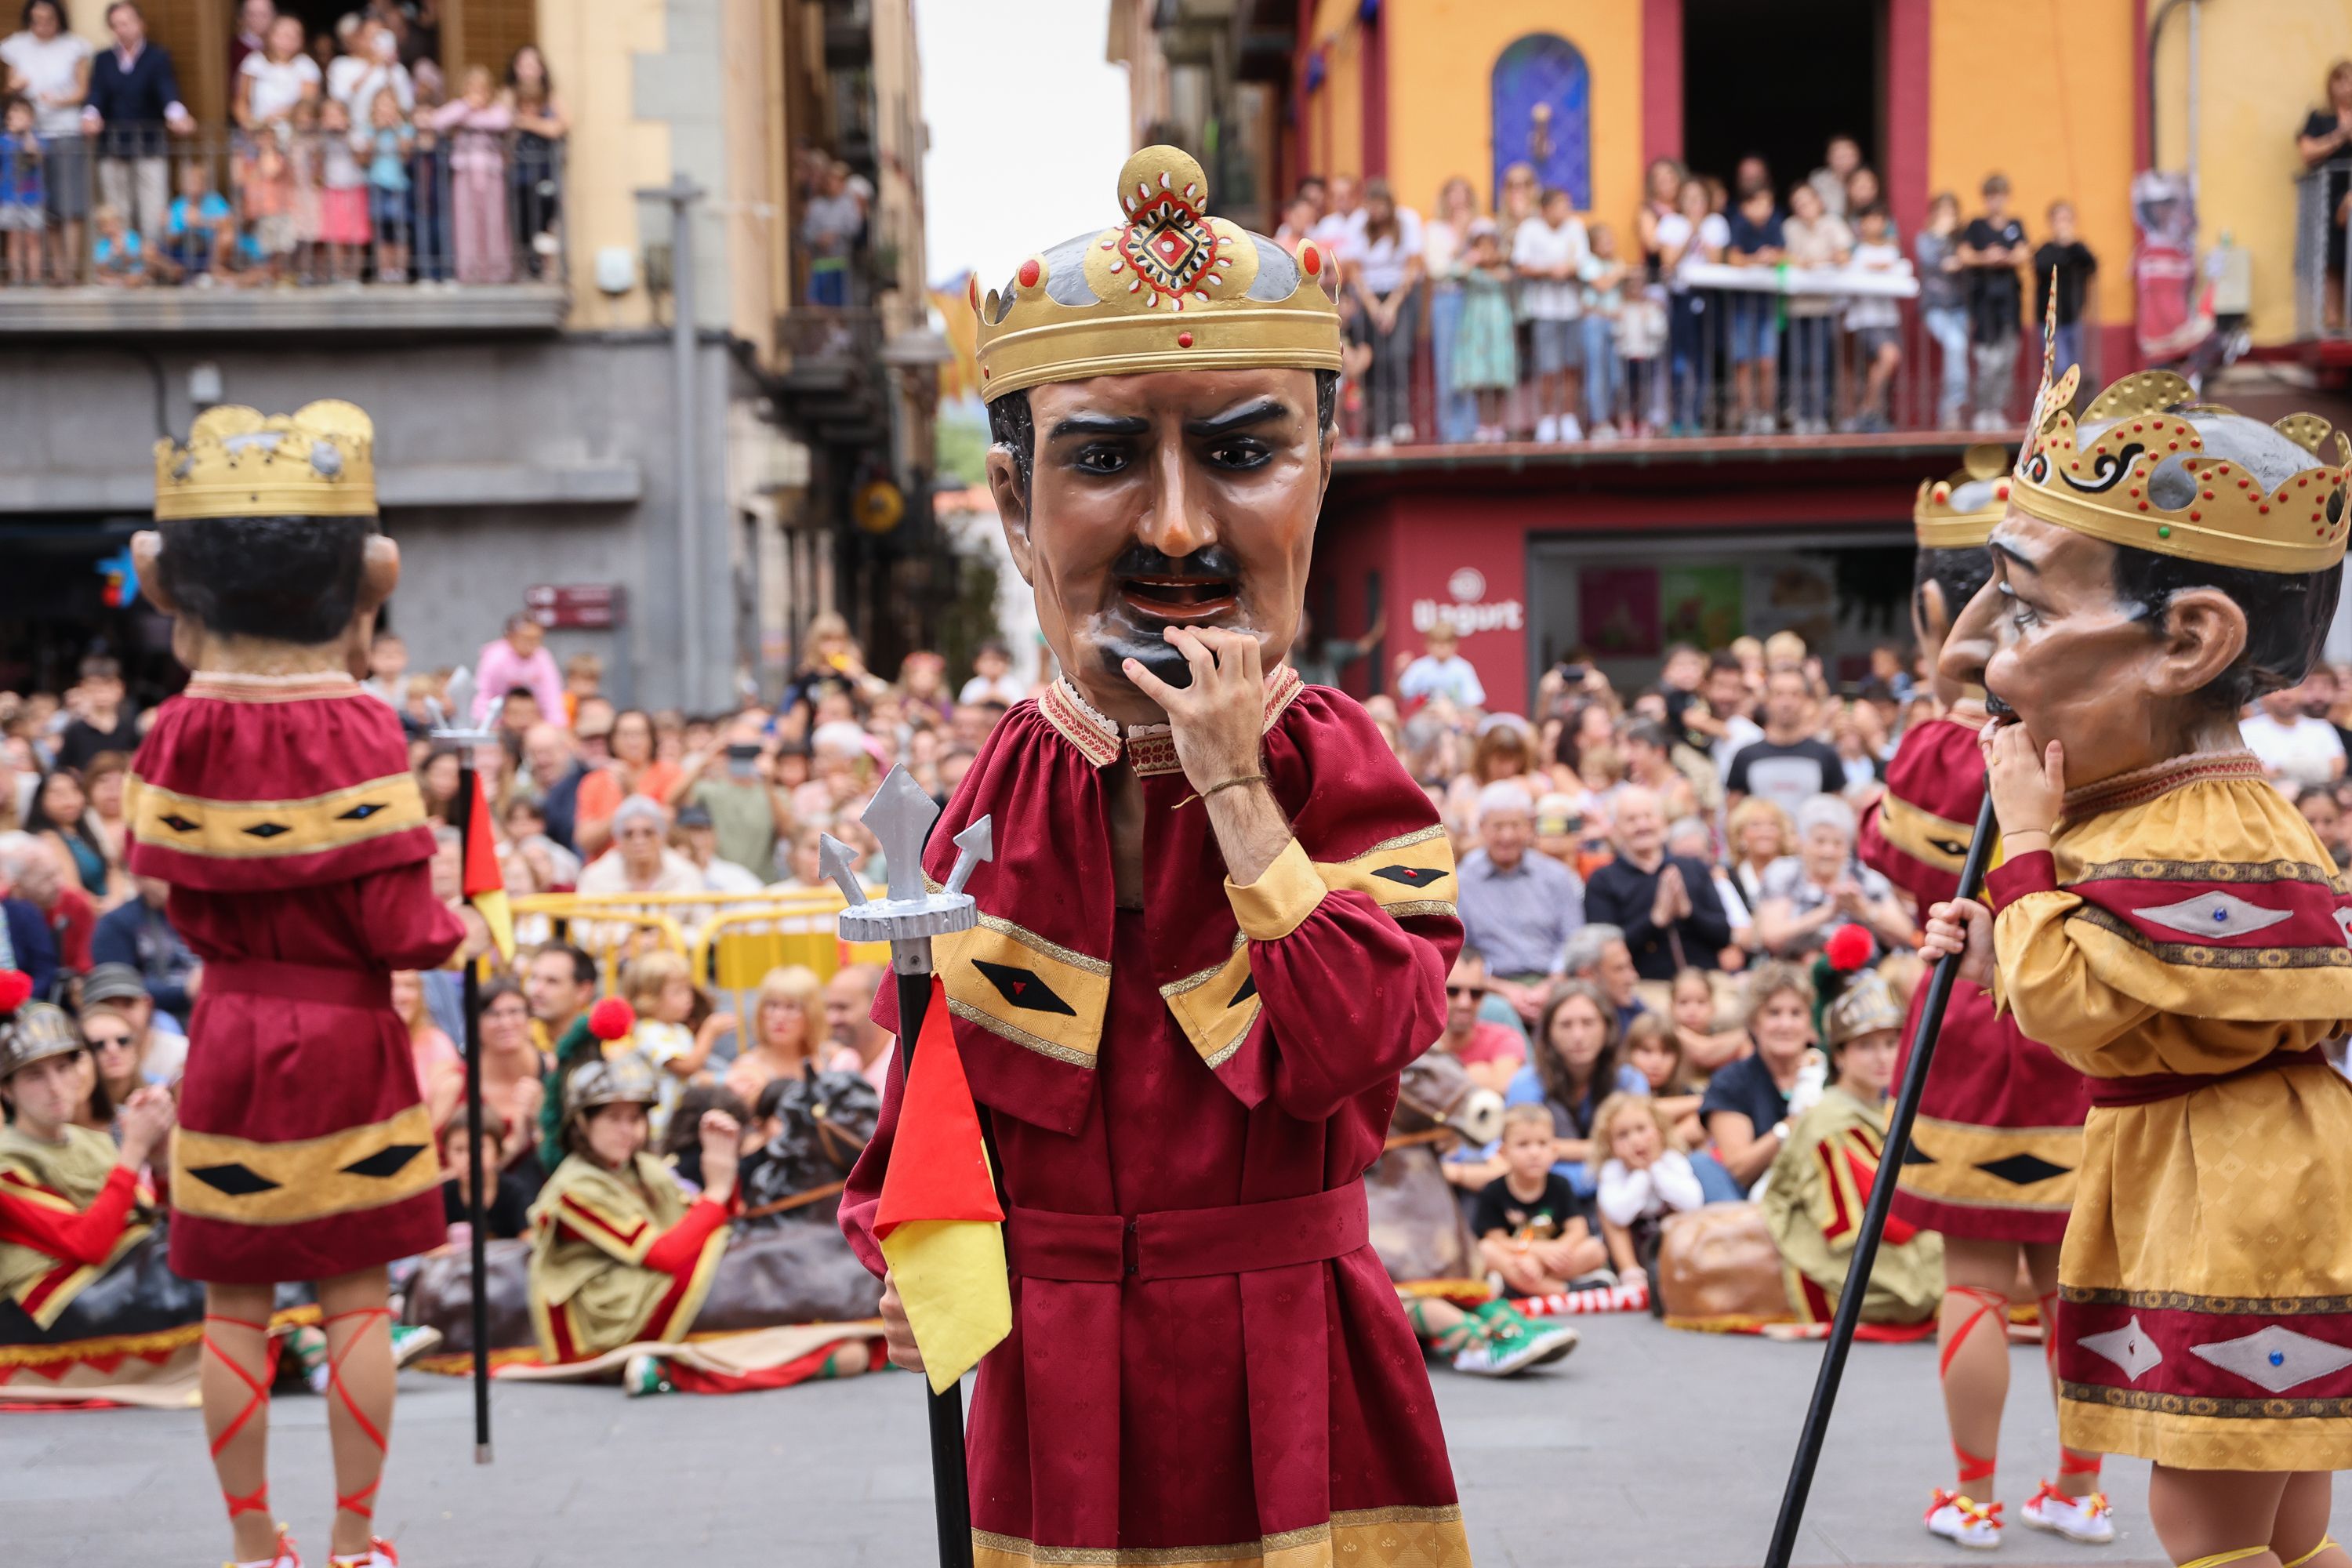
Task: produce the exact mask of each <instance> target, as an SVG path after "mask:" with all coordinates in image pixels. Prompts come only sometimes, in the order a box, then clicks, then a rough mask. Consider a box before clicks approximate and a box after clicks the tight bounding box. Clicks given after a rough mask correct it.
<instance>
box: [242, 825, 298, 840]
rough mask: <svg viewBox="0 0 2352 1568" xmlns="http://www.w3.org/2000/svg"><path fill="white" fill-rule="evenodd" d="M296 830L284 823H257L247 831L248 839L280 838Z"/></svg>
mask: <svg viewBox="0 0 2352 1568" xmlns="http://www.w3.org/2000/svg"><path fill="white" fill-rule="evenodd" d="M293 831H294V830H293V829H292V828H290V827H289V826H286V825H285V824H284V823H282V822H257V823H255V824H254V825H253V826H250V827H248V828H247V829H246V830H245V836H246V837H248V838H278V837H283V836H284V835H286V834H289V833H291V832H293Z"/></svg>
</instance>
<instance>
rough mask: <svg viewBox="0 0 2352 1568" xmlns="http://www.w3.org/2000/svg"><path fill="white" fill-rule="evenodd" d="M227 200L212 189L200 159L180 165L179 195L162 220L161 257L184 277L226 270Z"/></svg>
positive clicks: (230, 232) (230, 234)
mask: <svg viewBox="0 0 2352 1568" xmlns="http://www.w3.org/2000/svg"><path fill="white" fill-rule="evenodd" d="M234 216H235V215H233V214H232V213H231V212H230V210H229V205H228V199H227V198H226V197H225V196H223V195H221V194H220V193H219V192H218V191H215V190H214V189H213V184H212V176H211V174H208V173H207V172H206V170H205V165H204V162H203V160H201V159H194V158H192V159H190V160H189V161H188V162H186V163H183V164H181V165H180V194H179V195H176V196H173V198H172V208H171V212H170V214H169V215H168V216H166V217H165V219H164V221H163V258H164V259H165V260H166V261H169V262H170V263H171V264H172V265H173V267H174V268H178V269H179V271H180V274H181V275H182V276H183V277H186V278H203V277H205V276H207V275H209V274H210V273H212V272H214V271H215V270H226V255H225V253H226V250H227V249H228V247H229V246H230V245H231V243H233V241H234V238H235V234H234V230H235V228H236V224H235V222H234Z"/></svg>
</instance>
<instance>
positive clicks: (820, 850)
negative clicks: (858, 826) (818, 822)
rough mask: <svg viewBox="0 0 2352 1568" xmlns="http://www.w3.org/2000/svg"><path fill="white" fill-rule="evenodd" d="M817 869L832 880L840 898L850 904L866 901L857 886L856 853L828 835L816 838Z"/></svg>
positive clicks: (863, 891)
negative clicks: (839, 893) (839, 892)
mask: <svg viewBox="0 0 2352 1568" xmlns="http://www.w3.org/2000/svg"><path fill="white" fill-rule="evenodd" d="M816 863H817V869H818V870H819V871H820V872H822V873H823V874H824V876H827V877H830V878H831V879H833V885H834V886H835V887H836V888H839V889H841V896H842V897H843V898H844V899H845V900H847V901H848V902H850V903H852V904H862V903H864V902H865V901H866V889H863V888H861V887H859V886H858V885H857V872H856V864H857V851H856V850H855V849H852V848H851V847H849V846H848V845H846V844H844V843H843V842H842V841H841V840H840V839H838V838H835V837H834V836H833V835H832V834H830V833H820V834H818V835H817V836H816Z"/></svg>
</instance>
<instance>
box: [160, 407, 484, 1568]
mask: <svg viewBox="0 0 2352 1568" xmlns="http://www.w3.org/2000/svg"><path fill="white" fill-rule="evenodd" d="M373 437H374V432H373V426H371V424H370V423H369V420H368V417H367V416H366V415H365V414H364V413H362V411H361V410H359V409H358V408H356V407H353V406H352V405H350V404H348V403H338V402H322V403H313V404H311V405H309V406H307V407H305V408H303V409H301V410H299V412H297V413H295V414H293V415H291V416H284V415H280V416H270V417H264V416H262V415H261V414H259V413H257V412H256V411H255V410H253V409H250V408H236V407H217V408H212V409H207V410H206V411H205V412H204V413H203V414H200V415H199V416H197V417H196V421H195V424H194V427H193V429H192V430H191V431H190V433H189V438H188V442H187V444H186V446H184V447H181V446H176V445H174V444H173V443H172V442H170V441H163V442H159V443H158V444H157V447H156V451H155V519H156V523H157V530H156V531H155V532H153V533H143V534H142V535H140V536H139V538H138V540H137V541H136V542H134V545H133V551H134V559H135V560H136V562H137V564H138V571H139V577H140V581H141V584H142V586H143V587H144V588H145V590H146V592H147V593H148V595H149V596H150V597H151V598H152V599H153V600H154V601H155V603H156V604H157V605H158V606H159V607H160V608H162V609H163V610H164V611H165V612H166V613H168V614H171V615H173V616H176V617H177V622H176V625H175V626H174V628H173V649H174V651H175V653H177V654H178V656H179V658H180V659H181V661H182V662H183V663H184V664H185V665H187V666H188V667H189V668H190V669H191V671H192V674H191V676H190V678H189V681H188V685H187V688H186V689H185V690H184V692H183V693H182V694H181V695H179V696H178V697H175V698H173V699H172V700H169V701H167V702H165V703H164V704H163V706H162V708H161V709H160V710H158V711H157V713H156V717H155V722H154V725H153V727H152V729H151V730H150V731H149V732H148V735H147V738H146V740H145V741H144V742H142V744H141V746H140V748H139V752H138V754H137V756H136V757H135V758H134V759H133V762H132V773H131V781H130V785H129V788H128V790H127V792H126V795H125V809H126V811H127V813H128V815H129V816H130V825H131V848H130V852H129V860H130V865H131V869H132V870H133V871H135V872H137V873H138V874H140V875H142V876H149V877H157V878H161V879H163V880H164V881H166V882H169V883H170V884H171V886H172V893H171V901H170V906H169V909H170V914H171V919H172V923H173V927H174V928H175V929H176V930H177V931H179V932H180V934H181V935H182V936H183V937H184V938H185V939H186V941H187V942H188V945H189V946H190V947H191V948H193V949H194V951H195V952H196V954H197V956H198V957H199V958H201V959H202V960H203V961H204V970H205V972H204V986H203V990H202V992H201V994H199V997H198V1000H197V1003H196V1009H195V1013H194V1016H193V1017H192V1019H191V1021H190V1023H191V1026H190V1029H189V1038H190V1045H189V1051H188V1063H187V1069H186V1077H185V1079H184V1084H183V1086H182V1089H181V1100H180V1130H179V1132H178V1134H177V1135H176V1137H175V1138H174V1139H173V1151H172V1174H171V1192H172V1209H173V1213H172V1227H171V1230H172V1234H171V1258H172V1267H173V1270H174V1271H175V1272H177V1273H180V1274H182V1275H184V1276H186V1277H187V1278H189V1279H201V1280H204V1281H205V1282H206V1283H207V1284H208V1285H209V1286H210V1287H211V1293H210V1305H209V1307H208V1318H207V1324H206V1332H205V1347H206V1351H207V1352H208V1353H207V1357H206V1361H205V1377H204V1390H205V1422H206V1427H207V1431H208V1434H209V1436H210V1438H211V1443H212V1449H213V1456H214V1459H215V1464H216V1465H217V1467H218V1468H219V1469H220V1472H221V1478H222V1489H223V1493H224V1495H225V1496H226V1498H227V1500H228V1504H229V1512H230V1522H231V1525H232V1528H233V1529H235V1530H236V1531H237V1533H238V1536H239V1540H240V1542H241V1543H243V1544H244V1545H245V1547H246V1552H245V1555H246V1556H247V1558H248V1559H250V1560H255V1561H264V1562H276V1563H292V1562H294V1561H296V1559H295V1558H294V1555H293V1552H292V1547H291V1545H290V1543H289V1542H287V1541H286V1540H285V1538H284V1534H283V1531H279V1533H278V1546H277V1548H276V1550H275V1552H274V1553H273V1555H272V1556H270V1557H267V1558H261V1557H257V1554H256V1552H255V1551H254V1547H255V1546H256V1545H257V1543H258V1542H261V1541H264V1540H267V1539H268V1519H269V1512H268V1507H269V1505H268V1476H267V1470H266V1460H265V1457H264V1451H263V1450H264V1440H265V1434H266V1428H267V1426H268V1367H269V1365H270V1363H271V1360H272V1359H273V1358H271V1357H270V1356H269V1354H268V1348H267V1337H268V1329H267V1320H268V1310H269V1293H270V1288H271V1286H272V1285H274V1284H275V1283H276V1282H278V1281H281V1280H304V1279H307V1280H315V1281H318V1282H319V1287H320V1308H321V1310H322V1312H323V1314H324V1322H325V1327H326V1331H327V1337H328V1356H329V1366H330V1369H331V1376H330V1381H329V1400H328V1414H329V1425H330V1429H331V1434H332V1436H333V1438H334V1444H335V1455H336V1484H337V1490H338V1496H337V1500H336V1507H337V1517H336V1531H335V1533H336V1538H337V1540H338V1541H339V1542H352V1539H353V1537H356V1538H357V1540H358V1542H361V1543H362V1544H358V1545H351V1544H347V1545H346V1546H345V1548H344V1551H343V1552H342V1553H341V1554H339V1555H338V1556H337V1557H336V1558H335V1559H334V1561H335V1562H337V1563H344V1562H349V1563H371V1564H373V1563H389V1562H391V1561H392V1554H391V1552H390V1550H389V1548H388V1547H386V1546H384V1545H383V1543H382V1542H373V1541H372V1540H371V1539H370V1538H369V1537H368V1536H367V1535H366V1533H365V1531H366V1526H367V1523H368V1521H369V1520H370V1519H371V1518H372V1517H373V1507H374V1496H375V1490H376V1486H377V1482H378V1479H379V1478H380V1477H381V1475H382V1471H383V1458H384V1443H385V1432H386V1430H387V1427H388V1424H389V1421H390V1416H391V1407H392V1393H393V1363H392V1352H391V1344H390V1334H391V1321H390V1316H389V1313H388V1312H387V1310H385V1307H384V1282H383V1265H384V1264H386V1263H388V1262H390V1261H392V1260H394V1259H395V1258H405V1257H409V1256H412V1255H414V1254H416V1253H420V1252H424V1251H426V1250H428V1249H430V1248H432V1247H437V1246H439V1245H440V1244H441V1242H442V1240H443V1239H444V1237H445V1236H446V1226H445V1225H444V1223H443V1220H442V1208H441V1194H440V1170H439V1163H438V1161H437V1159H436V1155H435V1153H434V1147H435V1142H436V1139H435V1129H434V1128H433V1126H432V1125H431V1122H430V1120H429V1117H428V1115H427V1112H426V1110H425V1106H424V1104H423V1103H422V1101H421V1100H420V1098H419V1096H418V1092H417V1086H416V1073H415V1067H414V1065H413V1063H412V1060H411V1056H410V1049H409V1043H408V1031H407V1027H406V1026H405V1025H404V1024H403V1023H402V1022H401V1019H400V1017H399V1016H398V1015H397V1014H395V1013H394V1011H393V1009H392V1005H391V974H392V972H393V971H394V970H396V969H430V968H434V967H436V966H437V965H439V964H440V963H443V962H444V961H445V960H446V959H447V958H448V957H449V955H450V953H451V952H452V951H453V950H454V949H455V948H456V947H457V944H458V942H460V940H461V939H462V937H463V935H464V927H463V925H462V924H461V922H460V921H459V919H458V917H457V915H456V914H454V913H453V912H451V910H449V909H448V908H446V906H444V905H443V903H442V902H441V900H438V899H436V897H435V896H434V894H433V889H432V885H431V879H430V875H429V870H428V862H429V861H430V860H431V858H432V854H433V847H434V840H433V834H432V830H431V828H430V826H428V824H427V823H426V821H425V806H424V802H423V799H422V797H421V796H420V795H419V794H418V792H417V788H416V784H415V779H414V777H413V776H412V775H411V774H410V773H409V770H408V754H407V747H406V743H405V742H404V739H403V737H402V734H401V730H400V725H399V722H398V721H397V719H396V717H395V716H394V713H393V712H392V710H390V709H389V708H387V707H385V706H384V705H383V703H381V702H378V701H376V700H374V699H373V698H371V697H369V696H367V695H365V694H364V693H363V692H362V691H361V690H360V689H359V686H358V684H357V682H356V681H355V680H354V679H352V675H351V673H350V668H351V665H352V660H353V659H354V658H357V657H358V656H359V655H360V654H361V653H362V651H363V650H364V649H365V647H366V646H367V641H368V637H369V635H370V632H371V630H372V627H373V621H374V616H375V611H376V609H377V607H378V606H379V605H382V604H383V600H384V599H385V597H387V596H388V595H390V593H391V591H392V588H393V586H394V584H395V583H396V582H397V580H398V576H399V554H398V552H397V551H396V550H395V549H394V546H393V544H392V542H391V541H390V540H389V539H386V538H384V537H383V535H382V534H381V533H379V532H378V531H377V529H376V522H375V511H376V505H375V468H374V453H373ZM247 1516H254V1517H252V1518H248V1517H247Z"/></svg>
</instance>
